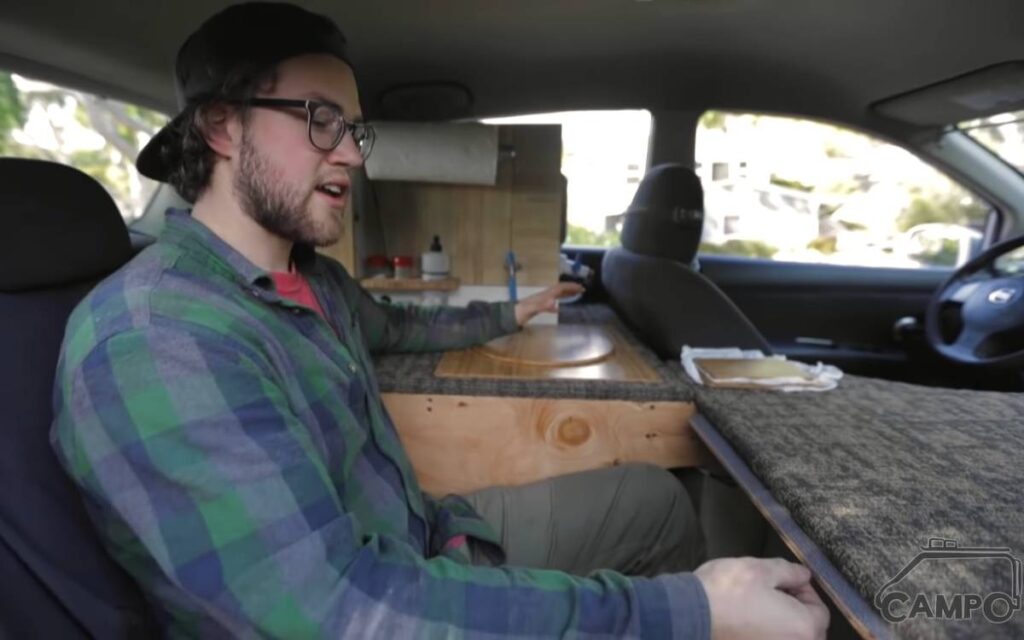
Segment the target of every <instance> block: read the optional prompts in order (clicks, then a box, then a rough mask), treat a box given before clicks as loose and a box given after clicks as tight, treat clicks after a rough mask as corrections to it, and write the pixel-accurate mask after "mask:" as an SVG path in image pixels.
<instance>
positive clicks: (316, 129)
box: [234, 98, 377, 160]
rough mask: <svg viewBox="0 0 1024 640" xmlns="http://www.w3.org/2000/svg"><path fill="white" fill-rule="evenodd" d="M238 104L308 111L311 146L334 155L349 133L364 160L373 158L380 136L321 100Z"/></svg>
mask: <svg viewBox="0 0 1024 640" xmlns="http://www.w3.org/2000/svg"><path fill="white" fill-rule="evenodd" d="M234 103H235V104H242V105H246V106H250V107H267V108H271V109H280V108H293V109H297V108H302V109H305V110H306V126H307V131H308V133H309V142H310V143H311V144H312V145H313V146H314V147H316V148H317V149H320V150H321V151H332V150H334V149H335V148H337V146H338V145H339V144H341V141H342V140H343V139H344V138H345V132H346V131H350V132H351V133H352V140H353V141H355V143H356V146H357V147H359V154H360V155H362V156H363V159H364V160H365V159H366V158H369V157H370V152H371V151H373V142H374V140H376V137H377V135H376V133H375V132H374V130H373V125H370V124H367V123H365V122H347V121H346V120H345V116H343V115H342V114H341V109H340V108H338V106H337V105H334V104H331V103H329V102H320V101H317V100H287V99H284V98H250V99H248V100H237V101H234Z"/></svg>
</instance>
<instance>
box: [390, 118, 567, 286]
mask: <svg viewBox="0 0 1024 640" xmlns="http://www.w3.org/2000/svg"><path fill="white" fill-rule="evenodd" d="M499 140H500V143H501V144H502V145H503V146H506V147H510V148H514V149H515V157H514V158H503V159H501V160H500V161H499V162H498V174H497V183H496V184H495V186H493V187H482V186H474V185H446V184H423V183H412V182H383V181H381V182H375V183H374V184H373V189H374V190H375V192H376V195H377V204H378V209H379V215H380V217H381V228H382V230H383V234H384V246H385V248H386V250H387V253H388V254H389V255H391V256H394V255H412V256H419V254H420V253H422V252H423V251H425V250H426V249H427V247H428V246H429V245H430V240H431V238H432V237H433V236H434V235H439V236H441V241H442V244H443V245H444V247H445V251H447V252H448V254H449V255H450V256H451V263H452V275H453V276H455V277H458V278H459V279H460V280H461V281H462V282H463V283H464V284H468V285H505V284H506V283H507V281H508V272H507V270H506V268H505V256H506V254H507V253H508V251H509V250H510V249H511V250H514V251H515V252H516V254H517V259H518V261H519V263H520V264H521V265H522V271H521V272H520V274H519V276H518V281H519V283H520V284H522V285H527V286H530V285H536V286H547V285H551V284H554V283H555V282H557V281H558V252H559V247H560V244H561V238H560V233H561V217H562V210H563V208H564V200H565V193H564V186H563V181H564V178H563V177H562V175H561V173H560V167H561V153H562V151H561V128H560V127H559V126H548V125H515V126H503V127H501V130H500V132H499Z"/></svg>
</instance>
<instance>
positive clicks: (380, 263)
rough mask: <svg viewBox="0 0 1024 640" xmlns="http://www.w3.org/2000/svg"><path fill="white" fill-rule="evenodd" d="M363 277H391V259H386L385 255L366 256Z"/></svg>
mask: <svg viewBox="0 0 1024 640" xmlns="http://www.w3.org/2000/svg"><path fill="white" fill-rule="evenodd" d="M365 277H367V278H390V277H391V261H390V260H388V257H387V256H382V255H379V254H378V255H373V256H367V257H366V272H365Z"/></svg>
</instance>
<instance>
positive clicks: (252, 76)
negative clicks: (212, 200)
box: [164, 67, 276, 203]
mask: <svg viewBox="0 0 1024 640" xmlns="http://www.w3.org/2000/svg"><path fill="white" fill-rule="evenodd" d="M275 80H276V74H275V67H270V68H259V69H256V68H243V69H238V70H235V71H232V72H231V73H230V74H229V75H228V77H227V78H226V79H225V80H224V83H223V84H222V85H221V86H220V88H219V90H218V91H217V92H216V93H214V94H213V95H210V96H209V97H208V98H206V99H204V100H203V101H201V102H197V103H195V104H189V105H188V106H186V107H185V109H184V110H182V112H181V117H180V118H178V119H177V122H175V123H174V125H175V126H176V127H177V133H178V135H179V136H180V138H179V140H180V141H181V147H180V149H174V150H170V149H168V150H166V151H167V153H165V154H164V157H165V160H166V161H167V162H168V164H169V166H170V173H169V175H168V176H167V182H169V183H170V184H171V186H173V187H174V188H175V189H176V190H177V192H178V193H179V194H180V195H181V197H182V198H184V199H185V200H187V201H188V202H192V203H194V202H195V201H196V200H198V199H199V196H200V195H202V193H203V191H205V190H206V188H207V187H208V186H209V185H210V177H211V176H212V175H213V165H214V162H215V161H216V156H215V154H214V152H213V149H211V148H210V145H208V144H207V143H206V129H207V123H206V117H207V114H208V113H209V109H210V107H211V106H213V105H215V104H218V103H220V104H223V103H234V102H237V101H244V100H248V99H249V98H252V97H253V96H255V95H256V94H257V93H258V92H259V91H261V90H262V91H266V90H270V89H272V88H273V85H274V82H275ZM235 109H236V110H237V112H238V114H239V116H240V117H241V118H242V122H243V124H244V123H245V122H246V120H247V116H248V108H247V107H246V106H245V105H237V106H236V107H235Z"/></svg>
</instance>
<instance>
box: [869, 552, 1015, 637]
mask: <svg viewBox="0 0 1024 640" xmlns="http://www.w3.org/2000/svg"><path fill="white" fill-rule="evenodd" d="M932 562H942V563H944V564H949V563H954V562H960V563H978V562H984V563H988V566H990V567H995V568H996V569H995V570H996V571H997V575H1001V576H1003V577H1004V578H1005V580H1004V582H1003V584H1002V586H1001V588H1002V589H1004V590H1002V591H992V592H990V593H944V592H942V591H940V590H939V589H938V585H936V589H935V590H926V591H921V590H920V589H917V588H908V587H909V585H901V584H900V583H902V582H903V581H904V579H905V578H906V577H907V576H908V575H910V574H911V573H912V572H914V571H915V570H919V567H920V568H922V569H923V566H922V565H925V564H927V563H932ZM1021 586H1022V577H1021V561H1020V560H1019V559H1018V558H1017V557H1016V556H1014V555H1013V554H1011V553H1010V549H1009V548H1008V547H961V546H960V545H959V543H958V542H957V541H956V540H950V539H947V538H929V540H928V544H927V546H925V547H922V548H921V551H920V552H919V553H918V554H917V555H916V556H914V558H913V559H912V560H911V561H910V562H908V563H907V564H906V566H904V567H903V568H902V569H900V571H899V572H898V573H897V574H896V575H895V576H893V578H892V579H890V580H889V581H888V582H886V583H885V584H884V585H882V588H880V589H879V590H878V591H877V592H876V593H875V597H874V604H875V608H877V609H878V611H879V613H880V614H881V615H882V618H883V619H884V620H885V621H886V622H890V623H893V624H896V623H900V622H903V621H905V620H909V619H912V618H932V619H945V620H968V619H971V618H973V617H974V616H975V615H979V616H984V617H985V619H986V620H988V621H989V622H992V623H994V624H1000V623H1003V622H1006V621H1007V620H1009V619H1010V618H1011V617H1013V615H1014V614H1015V613H1017V612H1018V611H1020V609H1021Z"/></svg>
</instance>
